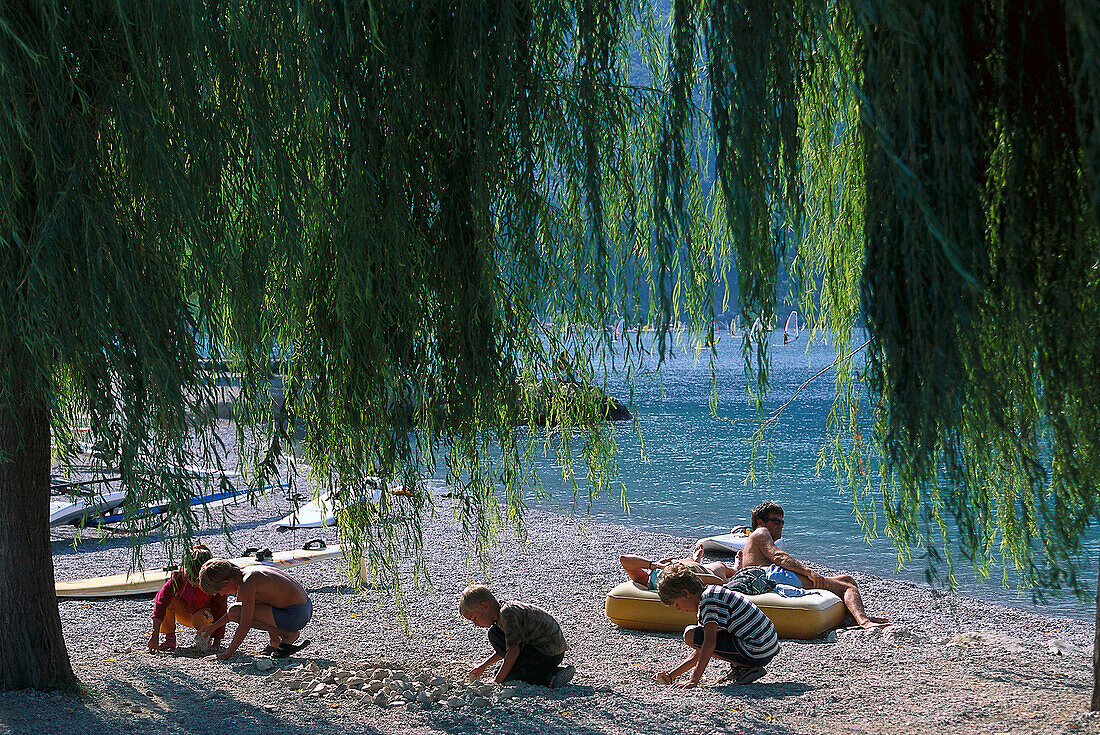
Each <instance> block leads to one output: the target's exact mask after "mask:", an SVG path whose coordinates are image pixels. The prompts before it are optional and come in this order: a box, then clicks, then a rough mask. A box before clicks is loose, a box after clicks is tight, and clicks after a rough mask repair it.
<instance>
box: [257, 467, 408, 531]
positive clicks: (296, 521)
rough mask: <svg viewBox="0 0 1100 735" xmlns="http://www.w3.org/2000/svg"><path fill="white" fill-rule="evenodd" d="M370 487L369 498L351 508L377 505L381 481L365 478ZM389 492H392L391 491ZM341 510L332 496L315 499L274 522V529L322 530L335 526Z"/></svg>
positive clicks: (379, 498)
mask: <svg viewBox="0 0 1100 735" xmlns="http://www.w3.org/2000/svg"><path fill="white" fill-rule="evenodd" d="M367 479H368V482H369V483H370V485H371V488H372V489H371V497H370V498H369V499H364V500H361V501H358V502H353V503H351V504H350V505H348V506H345V507H351V506H354V505H358V504H360V503H373V504H377V503H378V501H380V500H381V499H382V481H381V480H380V479H378V478H376V477H372V478H367ZM390 492H393V491H392V490H391V491H390ZM340 510H343V508H341V507H338V505H337V501H336V498H335V497H334V496H333V495H332V494H328V495H325V496H322V497H320V498H315V499H313V500H311V501H309V502H308V503H306V504H305V505H303V506H301V507H300V508H298V510H296V511H294V512H293V513H291V514H289V515H287V516H285V517H283V518H281V519H279V520H278V521H275V529H276V530H279V531H285V530H287V529H290V528H323V527H325V526H335V525H336V514H337V512H338V511H340Z"/></svg>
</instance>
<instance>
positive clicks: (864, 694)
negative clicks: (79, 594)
mask: <svg viewBox="0 0 1100 735" xmlns="http://www.w3.org/2000/svg"><path fill="white" fill-rule="evenodd" d="M435 502H436V512H435V514H434V515H433V516H432V517H430V518H428V519H427V520H426V522H425V525H424V542H425V549H424V559H425V564H426V568H427V571H428V576H429V580H428V581H429V582H430V584H428V585H424V586H420V587H418V586H417V585H416V584H415V583H414V581H413V579H412V576H411V570H412V565H411V562H410V563H409V564H408V569H407V570H405V564H404V560H403V561H402V568H403V570H405V571H406V577H405V585H404V588H403V596H402V600H401V603H400V604H399V603H398V602H397V601H396V600H395V594H394V590H392V589H389V588H383V587H379V586H367V587H365V588H364V587H358V586H356V585H354V584H352V583H351V582H349V575H348V573H347V570H346V569H345V568H344V567H343V563H342V562H341V561H337V560H327V561H323V562H317V563H313V564H308V565H302V566H298V567H295V568H293V569H292V571H291V573H292V574H293V575H294V576H295V577H296V578H298V579H299V580H300V581H301V582H302V584H303V585H304V586H305V587H306V589H307V590H308V591H309V593H310V596H311V598H312V599H313V601H314V608H315V614H314V617H313V620H312V621H311V623H310V624H309V626H308V627H307V628H306V630H305V631H304V636H305V637H308V638H310V639H311V640H312V644H311V645H310V646H309V647H308V648H306V649H304V650H303V651H301V652H299V653H298V654H296V655H294V656H292V657H290V658H288V659H285V660H272V659H271V658H269V657H267V656H264V655H262V654H261V653H260V649H261V648H262V647H263V646H264V645H265V643H266V642H267V640H266V639H267V636H266V634H263V633H262V632H253V633H251V634H250V636H249V638H247V639H246V641H245V643H244V645H243V646H242V648H241V653H240V654H239V655H237V656H236V657H235V658H234V659H232V660H231V661H229V662H225V663H223V662H218V661H210V660H205V659H203V658H202V654H201V653H200V651H199V650H198V649H197V648H193V647H192V643H193V640H194V633H193V631H191V630H189V629H181V630H180V631H179V643H180V649H179V650H178V651H177V652H176V653H175V654H167V653H156V654H154V653H150V652H148V650H147V648H146V641H147V639H148V636H149V631H150V627H151V624H150V614H151V609H152V601H151V598H150V597H144V598H116V599H97V600H62V601H60V603H59V606H60V612H61V621H62V625H63V629H64V634H65V640H66V644H67V646H68V650H69V655H70V658H71V661H72V664H73V668H74V670H75V672H76V675H77V676H78V677H79V679H80V681H81V683H82V685H83V690H82V691H81V692H80V693H41V692H32V691H21V692H9V693H0V733H20V734H23V733H59V734H70V733H71V734H73V735H76V734H77V733H79V734H81V735H83V734H84V733H95V734H96V735H114V734H115V733H143V734H147V733H211V734H214V733H217V734H218V735H225V734H228V733H264V734H265V735H283V734H286V735H291V734H293V735H300V734H301V733H307V734H320V733H425V734H427V733H531V734H532V735H533V734H534V733H540V734H542V733H548V734H550V735H556V734H558V733H560V734H562V735H564V734H565V733H569V735H578V734H579V735H597V734H602V733H607V734H611V733H616V734H617V733H685V734H686V733H693V734H697V733H734V732H738V733H742V732H752V733H776V734H782V733H927V732H937V731H938V732H955V733H989V734H991V735H995V734H998V733H1020V732H1026V733H1081V732H1098V733H1100V717H1096V716H1094V715H1093V714H1092V713H1089V712H1088V711H1087V706H1088V701H1089V696H1090V692H1091V679H1092V674H1091V645H1092V639H1093V634H1094V627H1093V625H1091V624H1088V623H1084V622H1080V621H1075V620H1070V619H1065V618H1055V617H1048V616H1044V615H1040V614H1034V613H1030V612H1026V611H1021V610H1017V609H1013V608H1009V607H1002V606H998V605H994V604H990V603H987V602H982V601H977V600H974V599H968V598H966V597H961V596H955V595H944V594H941V593H936V592H933V591H932V590H930V589H927V588H925V587H922V586H919V585H914V584H910V583H907V582H900V581H896V580H890V579H881V578H876V577H871V576H867V575H862V574H860V572H859V570H836V569H829V568H828V567H826V566H820V565H817V564H814V563H813V562H814V561H815V560H805V561H808V562H810V566H812V567H813V568H815V569H816V570H818V571H821V572H823V573H826V574H829V573H833V574H835V573H838V572H840V571H846V572H849V573H851V574H853V575H854V576H855V578H856V580H857V581H858V583H859V585H860V588H861V590H862V591H863V595H864V599H865V601H866V603H867V607H868V610H869V611H872V612H880V611H881V612H883V613H885V614H886V615H887V616H889V617H890V619H891V620H892V621H893V622H894V623H895V625H894V626H893V627H891V628H888V629H886V630H885V631H881V630H876V631H866V632H865V631H862V630H859V629H854V630H853V629H840V630H837V631H835V632H834V633H830V634H826V635H825V636H823V637H822V638H820V639H818V640H816V641H809V642H802V641H785V642H783V643H782V646H781V650H780V653H779V655H778V656H776V658H775V659H774V661H772V663H771V665H769V666H768V671H767V674H766V676H764V677H763V678H762V679H760V680H759V681H757V682H755V683H753V684H748V685H743V686H738V685H735V684H729V683H726V682H723V681H722V678H723V677H724V676H725V674H726V673H727V671H728V665H726V664H724V663H722V662H720V661H717V660H715V661H714V662H712V663H711V665H710V667H709V668H708V670H707V674H706V677H705V679H704V682H703V686H701V687H700V688H697V689H690V690H681V689H674V688H670V687H667V686H663V685H660V684H657V683H655V682H653V681H652V677H653V675H654V673H655V672H657V671H662V670H666V669H668V668H671V667H672V665H673V664H674V663H676V662H678V661H679V660H681V659H682V658H683V657H684V656H685V655H686V652H687V650H686V648H685V646H684V645H683V643H682V642H681V641H680V639H679V637H678V636H675V635H662V634H654V633H640V632H633V631H626V630H622V629H619V628H617V627H615V626H614V625H612V624H611V623H610V622H609V621H608V619H607V617H606V616H605V614H604V608H603V604H604V596H605V594H606V593H607V591H608V590H609V589H611V588H612V587H614V586H615V585H616V584H618V583H619V582H621V581H622V579H623V578H624V577H623V573H622V570H621V568H620V567H619V565H618V555H619V554H620V553H624V552H632V553H638V554H642V555H646V556H650V557H653V558H659V557H662V556H666V555H669V554H677V555H678V554H683V553H686V552H687V551H688V550H689V549H690V547H691V544H692V543H693V542H694V539H685V538H676V537H672V536H667V535H661V534H655V533H648V532H645V531H640V530H638V529H634V528H629V527H626V526H620V525H611V524H603V523H596V522H592V521H590V520H586V519H584V518H569V517H566V516H563V515H559V514H555V513H549V512H541V511H530V512H529V513H528V515H527V517H526V520H525V527H526V530H527V538H526V539H524V540H520V539H518V538H516V536H515V534H514V533H508V532H505V533H504V534H503V536H502V538H501V539H500V542H499V544H498V545H497V546H495V547H494V548H492V549H490V550H489V552H488V557H487V565H485V566H482V565H481V564H480V563H479V562H478V561H477V557H476V554H472V553H471V551H470V550H469V548H468V547H467V545H466V543H465V542H464V540H463V538H462V535H461V533H460V531H458V530H456V528H455V527H454V524H453V522H452V509H451V507H450V505H449V500H448V499H447V498H446V497H445V496H444V495H443V494H442V493H436V495H435ZM290 510H291V507H290V504H289V502H288V501H286V500H285V499H284V498H283V496H282V495H278V494H276V495H272V496H271V497H270V498H269V499H268V501H267V502H264V501H261V502H259V503H258V504H256V505H255V506H243V507H233V508H232V510H231V511H230V516H229V518H228V521H229V524H230V525H229V527H230V530H231V538H232V543H230V541H228V540H227V538H226V537H225V536H224V535H222V534H221V533H220V532H215V531H212V532H211V533H210V534H209V535H207V536H205V537H204V538H203V540H204V541H205V542H206V543H207V544H209V545H210V546H211V548H212V549H213V550H214V552H215V554H219V555H223V556H226V557H235V556H238V555H239V554H240V552H241V550H243V549H244V548H245V547H249V546H253V547H259V548H265V547H266V548H270V549H272V550H275V551H278V550H283V549H289V548H296V547H299V546H301V544H302V543H303V542H305V541H307V540H309V539H312V538H315V537H322V538H325V539H326V540H327V541H328V542H330V543H335V542H336V536H335V531H334V530H333V529H323V530H320V531H317V530H312V531H289V532H283V533H280V532H277V531H276V530H275V528H274V525H273V521H275V520H276V519H278V518H280V517H282V516H283V515H285V514H286V513H288V512H290ZM52 538H53V551H54V565H55V577H56V578H57V579H58V580H69V579H79V578H84V577H93V576H100V575H106V574H113V573H117V572H120V571H125V570H127V569H128V567H129V564H130V562H131V558H132V549H131V546H132V543H133V541H132V540H131V539H130V537H128V536H126V535H125V534H114V535H113V534H109V533H107V532H100V531H94V530H92V531H85V532H84V533H83V535H82V536H80V537H77V536H76V535H75V531H74V530H73V529H70V528H58V529H53V530H52ZM173 561H174V560H171V559H167V558H165V557H164V551H163V549H162V547H161V546H160V545H159V543H155V542H154V543H150V544H149V545H148V546H147V547H145V548H144V549H143V555H142V567H143V568H157V567H160V566H163V565H166V564H170V563H172V562H173ZM472 582H485V583H487V584H489V585H490V587H491V588H492V589H493V590H494V592H496V594H497V596H498V597H499V598H500V599H518V600H524V601H529V602H533V603H536V604H538V605H540V606H542V607H544V608H546V609H547V610H549V611H550V612H551V613H553V614H554V615H555V616H556V617H557V618H558V620H559V621H560V622H561V624H562V628H563V630H564V632H565V636H566V639H567V641H568V642H569V644H570V650H569V652H568V653H567V654H566V661H565V663H572V664H574V665H575V666H576V668H577V673H576V676H575V677H574V678H573V680H572V682H571V683H570V684H569V685H568V686H565V687H563V688H561V689H554V690H549V689H545V688H541V687H533V686H529V685H525V684H520V685H510V684H508V685H505V686H497V685H495V684H492V683H491V673H492V672H493V671H495V667H493V669H491V671H490V674H489V675H487V676H486V677H485V678H484V679H483V681H481V682H478V683H470V682H468V681H467V680H466V678H465V674H466V673H467V672H468V671H469V670H470V669H471V668H472V667H473V666H475V665H477V664H478V663H480V662H481V661H482V660H484V659H485V657H486V656H487V655H488V654H489V653H490V649H489V647H488V643H487V641H486V639H485V632H484V631H483V630H481V629H478V628H476V627H474V626H473V625H472V624H470V623H468V622H467V621H465V620H463V619H462V618H461V617H460V616H459V615H458V611H457V601H458V596H459V594H460V593H461V591H462V589H463V588H464V587H465V586H466V585H467V584H469V583H472Z"/></svg>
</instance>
